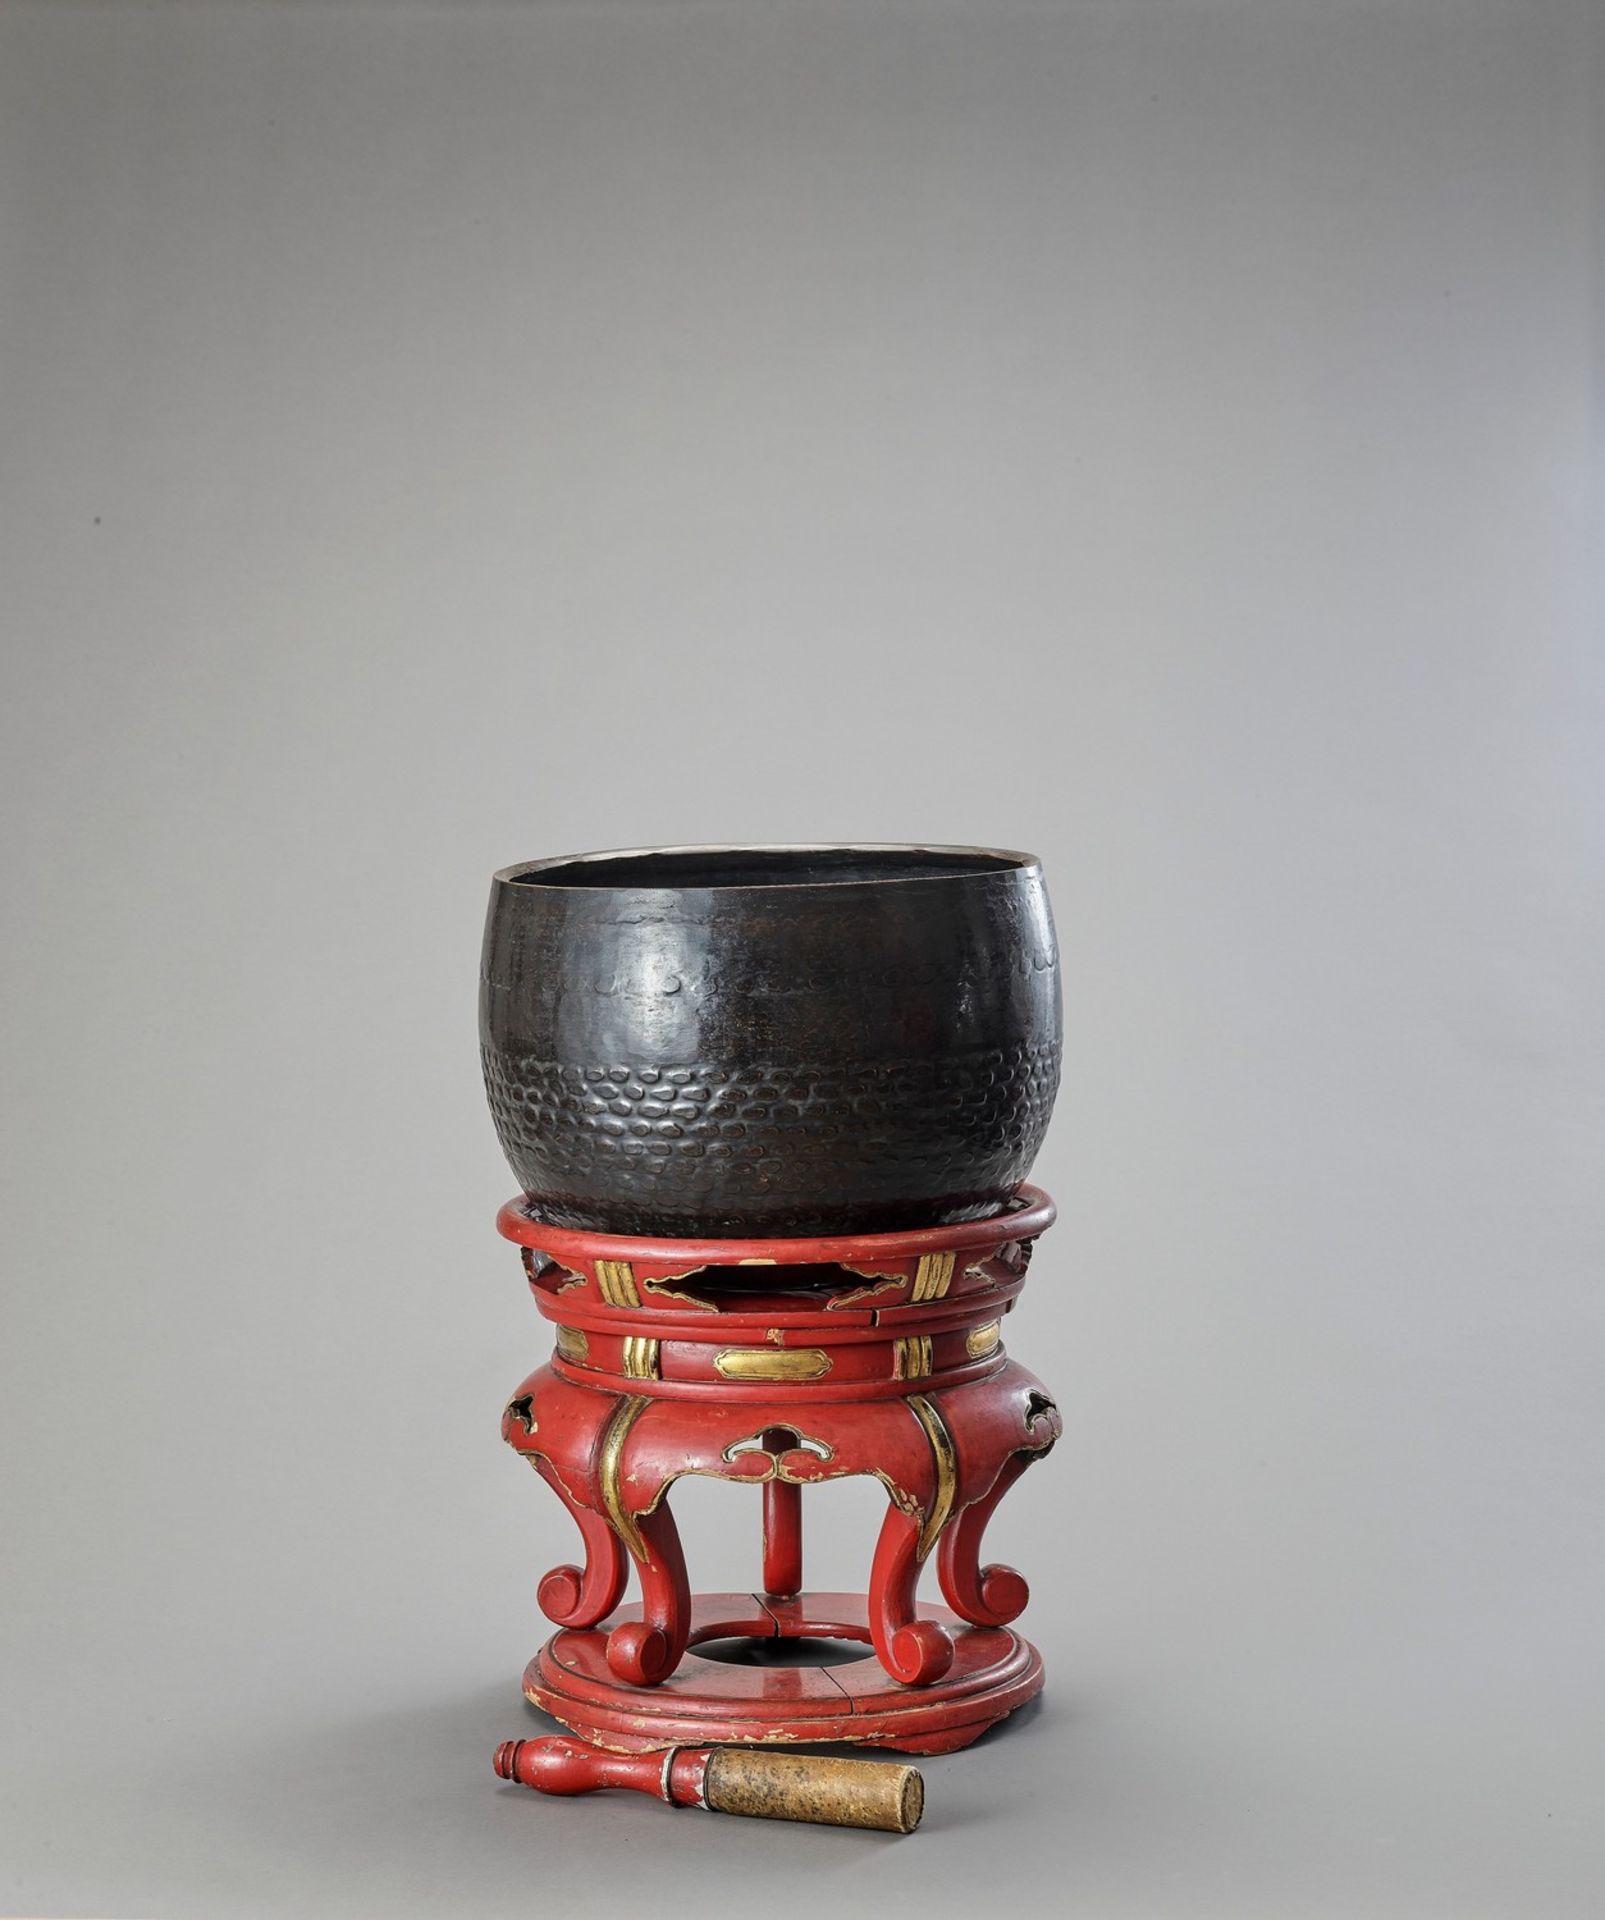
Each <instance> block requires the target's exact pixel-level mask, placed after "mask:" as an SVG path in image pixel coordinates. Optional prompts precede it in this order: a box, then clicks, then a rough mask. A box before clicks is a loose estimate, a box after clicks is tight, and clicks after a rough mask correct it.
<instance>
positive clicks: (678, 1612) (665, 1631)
mask: <svg viewBox="0 0 1605 1920" xmlns="http://www.w3.org/2000/svg"><path fill="white" fill-rule="evenodd" d="M633 1525H634V1529H635V1532H636V1534H637V1535H638V1536H639V1539H640V1542H641V1545H642V1547H643V1548H644V1549H645V1554H644V1557H643V1555H642V1554H639V1553H637V1554H636V1555H635V1571H636V1573H637V1575H638V1576H639V1578H640V1581H641V1618H640V1619H639V1620H627V1621H626V1622H625V1623H624V1625H623V1626H621V1627H615V1628H614V1629H613V1631H612V1632H611V1633H610V1634H609V1635H608V1637H607V1663H608V1666H609V1667H610V1668H611V1669H612V1671H613V1672H614V1673H615V1674H616V1675H617V1676H618V1678H619V1679H620V1680H627V1681H628V1682H629V1683H630V1685H631V1686H635V1687H655V1686H657V1684H658V1683H659V1682H660V1681H662V1680H667V1679H668V1677H669V1675H670V1674H671V1673H673V1672H674V1670H675V1668H676V1667H677V1666H679V1664H680V1657H681V1655H682V1654H683V1653H684V1652H685V1649H686V1642H687V1640H688V1639H689V1638H690V1634H691V1583H690V1581H689V1580H688V1579H687V1577H686V1570H685V1554H684V1553H683V1552H682V1550H681V1547H680V1530H679V1528H678V1527H677V1526H676V1525H675V1524H674V1515H673V1514H672V1513H670V1511H669V1508H668V1503H667V1501H665V1502H663V1503H662V1504H660V1505H659V1506H658V1507H657V1509H656V1510H655V1511H654V1512H652V1513H642V1514H637V1515H635V1516H634V1521H633Z"/></svg>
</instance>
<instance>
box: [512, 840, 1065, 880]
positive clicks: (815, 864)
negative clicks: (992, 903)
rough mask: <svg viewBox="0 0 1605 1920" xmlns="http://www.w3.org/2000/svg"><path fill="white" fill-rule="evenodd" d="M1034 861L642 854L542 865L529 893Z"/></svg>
mask: <svg viewBox="0 0 1605 1920" xmlns="http://www.w3.org/2000/svg"><path fill="white" fill-rule="evenodd" d="M1031 864H1033V863H1032V861H1031V857H1030V856H1029V855H1028V854H1020V853H1004V852H1001V851H999V850H997V849H995V848H989V847H872V846H862V847H642V848H637V849H635V850H633V851H631V852H627V853H590V854H580V855H576V856H575V857H574V858H572V859H566V860H550V861H542V862H541V863H539V864H538V865H535V866H530V867H526V868H523V869H521V870H518V871H515V872H512V873H509V874H507V875H506V876H505V877H506V878H507V879H509V880H510V881H511V882H512V883H513V884H514V885H515V886H523V887H672V888H679V887H809V886H843V885H852V884H854V883H865V882H880V883H885V882H886V881H889V880H938V879H952V878H955V877H960V876H964V875H968V874H981V873H1012V872H1014V871H1016V870H1017V869H1018V868H1020V867H1024V866H1029V865H1031Z"/></svg>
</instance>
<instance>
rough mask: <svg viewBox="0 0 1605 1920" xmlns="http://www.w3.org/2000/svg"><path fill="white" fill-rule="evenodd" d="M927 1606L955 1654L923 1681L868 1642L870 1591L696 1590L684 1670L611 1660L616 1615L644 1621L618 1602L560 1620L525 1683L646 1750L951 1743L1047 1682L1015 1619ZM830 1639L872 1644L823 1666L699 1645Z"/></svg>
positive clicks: (949, 1747) (909, 1748)
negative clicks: (894, 1669)
mask: <svg viewBox="0 0 1605 1920" xmlns="http://www.w3.org/2000/svg"><path fill="white" fill-rule="evenodd" d="M918 1615H919V1619H920V1620H922V1621H930V1622H931V1623H932V1624H933V1625H936V1626H939V1627H941V1628H942V1629H943V1630H944V1631H945V1632H946V1633H948V1634H950V1635H951V1636H952V1642H953V1661H952V1665H951V1666H950V1667H949V1668H948V1669H947V1671H946V1672H945V1673H944V1674H943V1675H942V1676H941V1678H940V1679H937V1680H935V1681H933V1682H930V1683H929V1684H926V1685H915V1686H907V1685H902V1684H900V1683H899V1682H897V1681H895V1680H892V1679H890V1678H889V1677H888V1676H887V1674H886V1672H885V1670H884V1669H883V1668H882V1666H881V1663H880V1661H879V1660H878V1659H877V1658H876V1657H875V1654H874V1651H873V1649H872V1646H871V1630H870V1623H869V1610H868V1605H867V1602H866V1600H865V1597H864V1596H863V1595H862V1594H846V1593H817V1594H806V1593H805V1594H801V1595H799V1596H797V1597H796V1598H795V1599H790V1600H777V1599H775V1598H773V1597H760V1596H759V1595H757V1594H752V1593H714V1594H697V1595H695V1596H693V1599H692V1603H691V1632H690V1650H689V1651H688V1652H687V1653H686V1655H685V1657H684V1659H683V1660H682V1661H681V1663H680V1665H679V1667H678V1668H677V1669H676V1671H675V1672H674V1673H673V1674H671V1675H670V1676H669V1678H667V1679H666V1680H664V1681H662V1682H660V1683H659V1684H658V1685H657V1686H655V1687H651V1688H648V1689H643V1688H641V1687H639V1686H631V1685H629V1684H627V1683H624V1682H621V1681H620V1680H619V1679H618V1678H617V1677H616V1676H615V1674H614V1673H613V1671H612V1670H611V1669H610V1667H609V1665H608V1657H607V1642H608V1635H609V1633H610V1632H611V1631H612V1630H613V1629H614V1628H616V1627H619V1626H627V1625H631V1624H633V1623H638V1622H639V1621H640V1618H641V1610H640V1608H639V1607H621V1608H620V1609H619V1610H618V1612H617V1613H615V1614H613V1615H611V1616H610V1617H609V1618H608V1619H606V1620H603V1621H601V1622H599V1623H598V1625H597V1626H595V1627H593V1628H589V1629H575V1628H566V1629H564V1630H563V1631H562V1632H560V1633H557V1634H554V1635H553V1637H552V1638H551V1639H550V1640H549V1641H548V1642H547V1643H546V1645H545V1646H544V1647H543V1648H542V1649H541V1651H540V1653H539V1654H537V1655H536V1657H535V1658H534V1659H533V1660H532V1661H530V1663H529V1665H528V1667H527V1668H526V1669H525V1671H524V1693H525V1695H526V1697H527V1698H528V1699H529V1700H531V1701H532V1702H533V1703H534V1704H535V1705H536V1706H538V1707H540V1708H542V1709H544V1711H545V1712H547V1713H549V1714H551V1715H552V1717H553V1718H554V1719H556V1720H559V1721H561V1722H562V1723H563V1725H564V1726H566V1727H569V1728H571V1729H572V1730H573V1731H574V1732H575V1733H577V1734H579V1735H581V1736H582V1738H584V1739H587V1740H590V1741H593V1742H594V1743H595V1744H596V1745H598V1746H601V1747H611V1748H614V1749H616V1750H618V1751H622V1752H626V1753H643V1752H648V1751H650V1750H653V1749H657V1748H663V1747H670V1746H680V1745H686V1746H707V1745H715V1744H720V1745H722V1744H735V1743H742V1744H763V1745H771V1746H772V1745H784V1744H810V1745H812V1744H835V1743H838V1742H846V1743H850V1744H853V1745H856V1746H867V1747H885V1748H889V1749H891V1750H893V1751H894V1752H898V1753H952V1752H955V1751H957V1749H959V1748H960V1747H967V1746H968V1745H969V1744H970V1742H971V1741H972V1740H976V1739H979V1737H980V1736H981V1735H982V1734H983V1733H985V1731H986V1730H987V1728H988V1727H990V1726H995V1725H996V1723H997V1722H998V1721H999V1720H1002V1719H1005V1718H1006V1717H1007V1716H1008V1715H1009V1714H1011V1713H1013V1711H1014V1710H1015V1708H1016V1707H1019V1706H1023V1705H1024V1704H1025V1702H1026V1701H1027V1700H1030V1699H1032V1698H1033V1697H1034V1696H1035V1695H1036V1694H1038V1693H1039V1692H1040V1691H1041V1690H1042V1658H1041V1655H1040V1654H1039V1653H1038V1652H1037V1650H1036V1648H1035V1647H1033V1646H1032V1645H1031V1643H1030V1642H1029V1641H1028V1640H1025V1639H1022V1638H1021V1636H1020V1635H1019V1634H1017V1633H1015V1632H1014V1631H1013V1630H1012V1629H1011V1628H1008V1627H1002V1626H998V1627H975V1626H967V1625H966V1624H965V1623H964V1621H963V1620H961V1619H960V1618H959V1616H958V1615H957V1614H955V1613H950V1612H949V1611H948V1610H947V1609H946V1608H945V1607H933V1606H921V1607H920V1608H919V1609H918ZM737 1638H739V1639H754V1640H765V1641H773V1640H777V1639H815V1638H822V1639H832V1640H852V1641H857V1642H860V1643H861V1644H862V1645H863V1647H864V1657H863V1658H862V1659H859V1660H849V1661H846V1662H844V1663H843V1664H841V1665H839V1666H829V1667H817V1666H816V1667H784V1666H763V1667H738V1666H730V1665H727V1664H725V1663H724V1662H722V1661H714V1660H708V1659H704V1658H703V1657H702V1656H700V1655H699V1654H698V1653H697V1652H696V1651H695V1649H696V1646H697V1645H698V1643H700V1642H705V1641H709V1640H724V1639H737Z"/></svg>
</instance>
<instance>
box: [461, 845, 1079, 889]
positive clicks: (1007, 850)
mask: <svg viewBox="0 0 1605 1920" xmlns="http://www.w3.org/2000/svg"><path fill="white" fill-rule="evenodd" d="M788 854H791V855H797V856H800V857H801V856H807V855H810V854H862V855H865V856H869V857H873V856H875V855H885V856H888V860H887V869H886V871H885V872H882V873H871V874H862V875H858V876H856V877H854V876H847V877H844V876H843V875H841V874H830V873H823V874H816V875H812V876H810V877H807V878H798V879H774V880H727V879H722V878H720V877H719V876H718V874H717V873H716V872H713V873H705V874H701V875H698V874H697V873H696V872H695V870H694V869H693V871H691V872H689V873H685V874H682V875H681V876H679V877H678V878H674V879H668V878H665V879H664V880H663V881H662V882H661V883H660V884H657V885H654V884H653V882H652V881H651V880H649V879H642V878H631V879H620V878H616V877H615V878H612V879H608V878H604V877H598V878H597V879H596V880H594V881H587V880H583V879H576V878H573V877H569V878H565V879H563V880H558V879H556V877H555V876H556V874H557V873H558V872H559V871H564V872H568V873H570V874H572V869H574V868H576V867H587V866H590V865H592V864H595V865H597V866H599V867H607V866H613V865H618V866H623V865H624V864H625V863H627V862H630V863H643V862H644V863H648V864H650V863H651V862H653V861H657V860H662V861H665V862H668V861H671V860H676V861H684V860H691V859H694V858H695V857H696V856H698V855H712V856H731V857H734V858H741V857H742V856H747V855H750V856H753V857H755V858H758V859H762V858H764V857H766V856H774V855H782V856H783V855H788ZM898 855H904V856H911V860H910V866H909V867H908V868H907V869H906V870H904V871H901V872H900V871H898V869H897V866H896V856H898ZM921 856H930V857H931V859H932V864H931V865H930V866H929V867H927V868H925V869H924V870H921V869H920V868H919V867H918V866H917V865H915V864H914V862H915V861H917V860H918V859H919V858H920V857H921ZM943 858H947V859H950V860H951V861H952V862H953V864H952V865H950V866H942V865H940V864H937V863H938V862H940V861H941V860H942V859H943ZM800 863H801V861H800V859H799V864H800ZM1041 870H1042V862H1041V860H1040V859H1038V857H1037V855H1036V854H1034V853H1020V852H1017V851H1016V850H1015V849H1013V848H1011V847H967V846H944V845H940V844H937V843H934V842H916V841H895V840H825V841H815V842H788V843H784V844H764V843H760V842H753V843H751V844H745V843H742V842H726V843H719V844H712V845H707V846H663V847H607V848H603V849H601V850H599V851H597V852H594V853H565V854H558V855H556V856H555V857H553V858H550V859H545V860H520V861H518V862H517V863H516V865H514V866H511V867H502V868H499V869H498V871H497V872H496V873H495V874H493V875H492V880H493V882H494V883H495V884H496V885H498V886H518V887H528V888H530V889H532V890H536V891H540V892H550V893H553V894H570V893H664V894H680V893H783V892H805V891H818V890H820V889H822V888H829V887H886V886H897V887H904V886H916V885H920V886H931V885H935V884H939V883H941V882H952V881H955V880H960V881H969V880H982V879H986V878H988V877H990V876H993V875H998V874H1012V873H1024V874H1030V873H1040V872H1041ZM543 874H551V875H553V876H554V877H553V878H552V879H551V880H543V879H541V878H539V876H540V875H543Z"/></svg>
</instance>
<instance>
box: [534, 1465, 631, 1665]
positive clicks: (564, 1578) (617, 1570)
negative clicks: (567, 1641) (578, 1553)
mask: <svg viewBox="0 0 1605 1920" xmlns="http://www.w3.org/2000/svg"><path fill="white" fill-rule="evenodd" d="M534 1464H535V1470H536V1472H537V1473H539V1475H540V1476H541V1478H542V1479H543V1480H544V1481H545V1482H546V1484H547V1485H548V1486H549V1487H550V1488H551V1489H552V1491H553V1492H554V1493H555V1494H556V1495H557V1497H558V1499H559V1500H561V1501H562V1503H563V1505H564V1506H565V1507H567V1508H568V1510H569V1512H570V1513H571V1514H572V1515H573V1516H574V1523H575V1525H576V1526H577V1527H578V1528H579V1530H580V1535H581V1537H582V1538H583V1540H584V1542H585V1568H584V1571H583V1572H582V1571H581V1570H580V1568H578V1567H572V1566H561V1567H553V1568H552V1570H551V1572H550V1573H548V1574H547V1575H546V1576H545V1578H544V1579H543V1580H542V1581H541V1584H540V1586H539V1588H538V1589H537V1590H536V1592H537V1597H538V1598H539V1600H540V1603H541V1611H542V1612H543V1613H544V1614H545V1615H546V1617H547V1619H548V1620H555V1621H556V1622H557V1624H558V1625H559V1626H560V1627H594V1626H595V1625H596V1623H597V1621H598V1620H602V1619H605V1618H606V1617H607V1615H608V1614H610V1613H611V1612H612V1611H613V1609H614V1608H615V1607H616V1606H617V1605H618V1604H619V1602H620V1600H622V1599H623V1597H624V1587H625V1583H626V1582H627V1580H628V1579H629V1561H628V1560H627V1559H626V1557H625V1553H624V1548H623V1547H622V1546H621V1545H620V1544H619V1538H618V1535H617V1534H616V1533H614V1531H613V1529H612V1527H611V1526H609V1524H608V1522H607V1520H606V1519H605V1518H604V1517H603V1515H601V1514H600V1513H596V1512H594V1511H593V1510H592V1509H591V1508H590V1507H582V1506H581V1505H580V1503H579V1502H578V1501H577V1500H576V1499H574V1497H573V1496H572V1495H571V1494H570V1492H569V1490H568V1488H567V1487H565V1486H564V1485H563V1482H562V1481H561V1480H560V1479H559V1478H558V1476H557V1474H556V1473H555V1472H554V1471H553V1469H552V1468H551V1466H550V1465H549V1464H548V1463H547V1462H546V1461H545V1460H542V1459H541V1458H540V1457H539V1456H538V1455H537V1456H535V1457H534Z"/></svg>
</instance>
